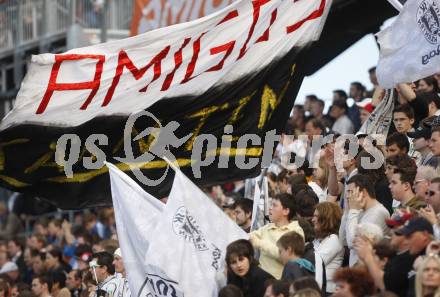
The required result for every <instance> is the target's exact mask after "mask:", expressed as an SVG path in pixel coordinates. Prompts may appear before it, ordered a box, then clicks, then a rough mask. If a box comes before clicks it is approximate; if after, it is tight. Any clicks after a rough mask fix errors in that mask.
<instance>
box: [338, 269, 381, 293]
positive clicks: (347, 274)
mask: <svg viewBox="0 0 440 297" xmlns="http://www.w3.org/2000/svg"><path fill="white" fill-rule="evenodd" d="M334 280H335V282H336V291H335V294H334V295H333V296H335V297H338V296H340V297H347V296H349V297H364V296H369V295H373V294H374V293H375V291H376V289H375V286H374V282H373V279H372V278H371V275H370V274H368V272H367V271H365V270H364V269H361V268H348V267H345V268H340V269H338V270H337V271H336V273H335V277H334Z"/></svg>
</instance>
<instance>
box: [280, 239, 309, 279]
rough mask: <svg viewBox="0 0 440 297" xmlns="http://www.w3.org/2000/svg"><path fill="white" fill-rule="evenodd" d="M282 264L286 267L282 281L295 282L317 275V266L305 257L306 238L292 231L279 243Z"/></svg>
mask: <svg viewBox="0 0 440 297" xmlns="http://www.w3.org/2000/svg"><path fill="white" fill-rule="evenodd" d="M277 246H278V250H279V253H280V260H281V263H282V264H283V265H284V268H283V273H282V275H281V279H283V280H285V281H289V282H291V281H294V280H295V279H297V278H300V277H304V276H314V275H315V265H314V263H311V262H310V261H309V260H307V259H305V258H303V256H304V246H305V242H304V238H303V237H302V236H301V235H300V234H298V233H296V232H294V231H292V232H288V233H286V234H284V235H283V236H281V237H280V239H278V241H277Z"/></svg>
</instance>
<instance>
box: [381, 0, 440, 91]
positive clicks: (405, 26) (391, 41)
mask: <svg viewBox="0 0 440 297" xmlns="http://www.w3.org/2000/svg"><path fill="white" fill-rule="evenodd" d="M439 33H440V0H412V1H407V2H406V3H405V5H404V6H403V9H402V11H401V12H400V14H399V16H398V17H397V19H396V20H395V21H394V22H393V24H392V25H391V26H390V27H388V28H386V29H384V30H382V31H381V32H379V33H378V34H377V37H378V42H379V44H380V57H379V62H378V65H377V78H378V80H379V84H380V85H381V86H382V87H384V88H386V89H390V88H393V87H394V86H395V85H396V84H397V83H405V82H413V81H416V80H418V79H421V78H423V77H426V76H429V75H433V74H434V73H436V72H438V71H439V69H440V34H439Z"/></svg>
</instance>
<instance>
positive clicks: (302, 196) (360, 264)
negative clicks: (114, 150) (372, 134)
mask: <svg viewBox="0 0 440 297" xmlns="http://www.w3.org/2000/svg"><path fill="white" fill-rule="evenodd" d="M374 71H375V70H374V69H371V70H370V77H371V80H372V83H373V85H374V89H373V90H367V89H366V88H365V87H364V86H363V85H362V84H360V83H357V82H354V83H352V84H351V86H350V90H349V93H348V95H347V94H346V93H345V92H344V91H343V90H335V91H334V94H333V95H334V96H333V103H332V105H331V107H330V108H329V110H328V112H327V113H325V112H324V110H325V108H324V107H325V104H324V101H323V100H321V99H319V98H317V97H316V96H314V95H310V96H307V98H306V100H305V103H304V105H295V107H294V109H293V111H292V116H291V118H290V119H289V121H288V123H287V125H286V129H285V134H283V138H282V141H281V142H280V144H279V147H278V148H277V149H276V152H275V156H274V160H273V162H272V165H271V166H270V167H269V168H268V170H265V171H264V173H263V175H264V177H265V178H266V179H267V187H268V197H266V202H267V205H270V206H269V207H267V209H264V207H262V208H263V209H262V210H261V211H262V214H263V216H262V220H260V221H258V222H257V223H258V224H259V226H257V227H255V225H253V224H252V217H251V216H252V209H253V201H252V200H251V199H249V198H251V197H252V195H249V193H247V192H248V191H247V190H248V189H247V188H246V185H247V184H248V181H243V180H242V181H236V182H234V183H228V184H223V185H218V186H213V187H208V188H204V191H206V193H207V195H208V196H209V197H211V199H213V200H214V201H215V202H216V203H217V204H218V205H219V207H221V208H223V210H224V211H225V213H226V214H228V215H229V216H230V218H231V219H232V220H234V221H235V222H236V223H237V225H238V226H240V227H241V228H242V229H243V230H244V231H246V232H247V233H249V240H238V241H235V242H232V243H230V244H229V246H228V247H227V250H226V259H225V260H226V267H227V271H225V275H224V281H223V283H222V284H221V287H222V289H221V291H220V294H219V296H229V297H232V296H237V297H238V296H245V297H263V296H265V297H273V296H276V297H281V296H284V297H287V296H298V297H299V296H344V297H345V296H347V297H352V296H353V297H358V296H359V297H360V296H416V297H422V296H423V297H425V296H440V260H439V254H438V253H439V252H440V226H439V213H440V169H439V166H440V164H439V162H438V158H439V156H440V97H439V95H438V93H437V92H438V89H439V87H438V82H439V81H440V75H435V76H433V77H429V78H425V79H422V80H420V81H417V82H415V83H411V84H399V85H398V86H396V96H395V98H394V99H393V100H395V106H394V110H393V115H392V116H393V122H392V124H391V127H390V131H389V133H388V135H387V138H386V141H385V143H380V142H379V141H376V140H374V139H373V141H371V145H372V147H374V148H376V149H377V150H378V151H379V152H381V153H382V154H383V156H384V162H382V164H380V165H379V166H376V167H374V168H366V166H364V165H363V163H364V161H365V160H370V161H373V160H374V159H376V157H377V156H374V154H373V153H372V152H371V150H368V149H367V142H366V138H365V137H366V135H365V134H363V133H358V131H359V129H360V128H361V126H362V125H363V124H364V123H365V122H366V121H368V119H369V116H370V114H371V113H372V112H374V111H376V112H380V110H376V106H380V102H381V100H383V97H384V91H383V90H381V89H380V88H379V87H378V86H377V82H376V80H375V75H374ZM346 134H355V135H357V139H358V144H359V145H360V146H359V149H358V150H357V151H356V152H355V153H352V152H351V151H350V148H349V143H348V142H347V143H344V145H343V152H344V153H345V156H346V158H345V159H344V160H343V161H342V168H339V167H338V166H337V165H338V164H337V163H338V157H337V156H336V154H335V151H336V148H337V144H336V140H337V136H338V135H346ZM289 135H290V136H295V137H289ZM300 135H306V137H305V138H304V137H299V136H300ZM329 135H333V136H332V138H331V139H332V140H333V141H330V142H329V143H327V144H324V145H322V146H320V147H319V149H318V150H316V151H314V150H313V145H312V144H313V139H314V138H316V137H318V136H329ZM286 154H288V155H289V156H290V157H292V158H300V159H301V160H302V161H303V162H302V165H300V166H296V165H292V166H290V165H289V166H284V163H283V162H282V159H283V156H285V155H286ZM294 164H296V163H294ZM259 179H260V178H258V180H259ZM26 199H28V198H26V197H23V196H19V197H17V196H12V197H10V199H9V200H7V201H5V202H0V297H2V296H4V297H9V296H14V297H16V296H29V297H30V296H36V297H48V296H53V297H58V296H60V297H69V296H74V297H79V296H83V297H86V296H90V297H95V296H115V295H118V296H121V297H126V296H129V295H131V293H130V290H129V286H128V283H127V278H128V279H129V278H130V276H129V273H128V275H126V273H125V270H124V265H123V259H122V255H121V251H120V249H119V248H118V247H119V244H118V240H117V234H116V228H115V220H114V213H113V209H112V208H100V209H92V210H86V211H82V212H78V213H76V214H75V215H73V216H70V217H68V216H66V214H64V213H57V212H54V213H53V215H52V216H46V215H45V216H41V217H40V218H38V219H36V220H33V221H32V222H30V221H29V216H27V215H26V214H25V213H26V207H28V206H29V205H30V203H23V202H22V201H23V200H26ZM30 199H31V200H32V201H35V199H33V198H30ZM31 200H29V201H31ZM20 201H21V202H20ZM165 201H166V200H163V202H165ZM35 205H38V206H39V207H42V206H41V205H42V204H41V203H40V202H38V203H36V204H35ZM49 210H51V209H50V207H49V208H45V209H41V210H40V211H41V212H47V211H49ZM34 219H35V217H34ZM213 220H214V218H213ZM25 222H26V224H25ZM213 223H215V222H213ZM25 225H26V228H25ZM219 282H220V283H221V281H219ZM2 294H3V295H2Z"/></svg>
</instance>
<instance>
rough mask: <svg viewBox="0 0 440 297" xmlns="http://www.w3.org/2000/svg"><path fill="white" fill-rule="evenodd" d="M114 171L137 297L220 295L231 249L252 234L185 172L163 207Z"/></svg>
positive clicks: (117, 206) (122, 238)
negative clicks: (227, 255)
mask: <svg viewBox="0 0 440 297" xmlns="http://www.w3.org/2000/svg"><path fill="white" fill-rule="evenodd" d="M107 166H108V167H109V168H110V176H111V185H112V196H113V205H114V208H115V217H116V226H117V230H118V239H119V244H120V246H121V251H122V256H123V259H124V265H125V269H126V271H127V277H128V280H129V283H130V288H131V290H132V294H133V295H135V296H149V295H148V294H152V295H151V296H158V297H160V296H164V297H165V296H176V297H182V296H185V297H192V296H194V297H195V296H207V297H210V296H213V297H214V296H217V294H218V287H217V281H216V279H217V278H218V276H219V275H222V273H223V272H224V269H225V261H224V258H225V252H226V246H227V245H228V244H229V243H230V242H232V241H234V240H237V239H242V238H248V235H247V234H246V233H245V232H244V231H243V230H242V229H241V228H240V227H238V226H237V224H236V223H235V222H233V221H232V220H231V219H230V218H229V217H227V216H226V215H225V214H224V213H223V211H222V210H221V209H220V208H219V207H217V206H216V205H215V204H214V202H212V200H211V199H210V198H209V197H207V196H206V195H205V194H204V193H203V192H202V191H201V190H200V189H199V188H198V187H197V186H196V185H195V184H193V183H192V182H191V181H190V180H189V179H188V178H187V177H186V176H185V175H183V174H182V173H181V172H180V171H178V172H177V173H176V176H175V179H174V183H173V187H172V190H171V193H170V196H169V199H168V203H167V204H166V205H165V206H164V205H163V204H161V202H159V201H158V200H157V199H155V198H154V197H153V196H151V195H150V194H148V193H146V192H144V191H143V190H142V189H141V188H140V187H139V185H137V184H136V182H135V181H133V180H132V179H131V178H130V177H128V176H127V175H126V174H125V173H123V172H121V171H120V170H119V169H117V168H116V167H115V166H113V165H111V164H107Z"/></svg>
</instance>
